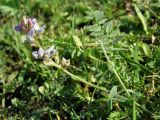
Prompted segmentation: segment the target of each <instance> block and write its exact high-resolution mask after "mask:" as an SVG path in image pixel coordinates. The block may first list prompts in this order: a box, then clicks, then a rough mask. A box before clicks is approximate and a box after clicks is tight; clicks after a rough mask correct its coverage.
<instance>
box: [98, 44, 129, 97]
mask: <svg viewBox="0 0 160 120" xmlns="http://www.w3.org/2000/svg"><path fill="white" fill-rule="evenodd" d="M100 44H101V46H102V49H103V52H104V55H105V57H106V59H107V62H108V63H109V64H110V65H111V66H112V70H113V73H114V74H115V76H116V77H117V79H118V81H119V82H120V84H121V86H122V87H123V89H124V90H125V92H126V93H127V96H128V97H130V96H131V95H130V93H129V92H128V90H127V88H126V87H125V85H124V83H123V81H122V80H121V78H120V76H119V74H118V72H117V71H116V69H115V68H114V66H113V64H112V63H111V61H110V59H109V57H108V55H107V53H106V51H105V49H104V46H103V43H102V42H101V41H100Z"/></svg>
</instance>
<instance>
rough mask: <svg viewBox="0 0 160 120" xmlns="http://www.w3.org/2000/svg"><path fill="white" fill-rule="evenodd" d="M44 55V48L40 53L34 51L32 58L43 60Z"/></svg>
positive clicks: (40, 49)
mask: <svg viewBox="0 0 160 120" xmlns="http://www.w3.org/2000/svg"><path fill="white" fill-rule="evenodd" d="M43 55H44V50H43V49H42V48H39V49H38V51H33V52H32V56H33V57H34V59H42V58H43Z"/></svg>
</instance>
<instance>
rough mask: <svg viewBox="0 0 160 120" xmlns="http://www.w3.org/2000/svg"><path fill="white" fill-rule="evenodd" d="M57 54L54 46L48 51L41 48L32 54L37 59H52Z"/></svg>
mask: <svg viewBox="0 0 160 120" xmlns="http://www.w3.org/2000/svg"><path fill="white" fill-rule="evenodd" d="M56 54H57V51H56V49H55V48H54V46H51V47H49V48H48V49H46V50H43V48H39V49H38V50H37V51H33V52H32V55H33V57H34V58H35V59H43V58H52V57H53V56H55V55H56Z"/></svg>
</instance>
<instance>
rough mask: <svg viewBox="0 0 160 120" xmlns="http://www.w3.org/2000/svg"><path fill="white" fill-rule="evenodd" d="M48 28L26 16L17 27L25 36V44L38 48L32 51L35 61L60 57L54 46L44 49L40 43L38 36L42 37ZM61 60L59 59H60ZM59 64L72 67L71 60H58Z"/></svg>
mask: <svg viewBox="0 0 160 120" xmlns="http://www.w3.org/2000/svg"><path fill="white" fill-rule="evenodd" d="M45 28H46V26H45V25H43V26H41V27H40V26H39V24H38V22H37V20H36V18H28V17H26V16H24V17H23V20H22V21H21V22H20V24H18V25H17V26H15V30H16V31H18V32H21V33H23V34H24V35H25V42H26V43H28V44H29V45H30V46H31V47H33V46H34V47H35V46H36V47H37V50H35V51H32V57H33V58H34V59H41V60H43V61H45V62H44V63H46V60H47V61H48V59H50V60H49V61H51V60H52V58H55V57H58V52H57V50H56V49H55V46H54V45H51V46H49V47H48V48H46V49H44V48H43V47H42V46H41V45H40V44H39V42H38V36H39V35H41V34H42V33H43V32H44V30H45ZM58 59H59V58H58ZM58 63H60V64H61V66H62V67H64V66H65V67H66V66H69V65H70V60H67V59H65V58H64V57H62V59H61V61H59V60H58Z"/></svg>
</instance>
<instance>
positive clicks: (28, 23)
mask: <svg viewBox="0 0 160 120" xmlns="http://www.w3.org/2000/svg"><path fill="white" fill-rule="evenodd" d="M45 28H46V26H45V25H43V26H42V27H40V26H39V24H38V23H37V20H36V18H27V17H25V16H24V17H23V20H22V21H21V22H20V24H19V25H17V26H15V30H16V31H18V32H22V33H24V34H25V35H26V38H27V39H26V40H28V41H29V42H33V41H34V37H35V36H36V34H40V33H42V32H43V31H44V29H45Z"/></svg>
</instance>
